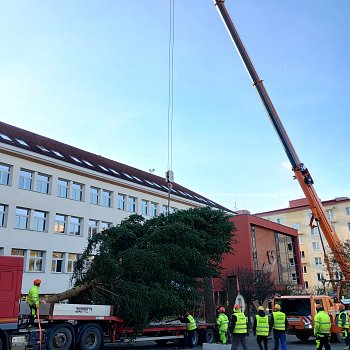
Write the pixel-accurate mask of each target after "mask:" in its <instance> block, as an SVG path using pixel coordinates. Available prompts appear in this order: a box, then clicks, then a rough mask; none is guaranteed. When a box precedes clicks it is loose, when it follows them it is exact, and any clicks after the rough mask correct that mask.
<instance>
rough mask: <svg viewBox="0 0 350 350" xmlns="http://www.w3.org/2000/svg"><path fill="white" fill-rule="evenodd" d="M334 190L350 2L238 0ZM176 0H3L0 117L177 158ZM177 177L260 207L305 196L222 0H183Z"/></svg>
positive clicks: (342, 155) (264, 69)
mask: <svg viewBox="0 0 350 350" xmlns="http://www.w3.org/2000/svg"><path fill="white" fill-rule="evenodd" d="M226 6H227V9H228V11H229V13H230V15H231V17H232V20H233V22H234V24H235V26H236V28H237V30H238V32H239V33H240V36H241V38H242V40H243V43H244V44H245V46H246V49H247V51H248V53H249V55H250V57H251V59H252V61H253V63H254V65H255V68H256V70H257V72H258V74H259V76H260V77H261V79H263V80H264V84H265V88H266V89H267V91H268V93H269V95H270V98H271V99H272V101H273V103H274V105H275V108H276V109H277V111H278V113H279V116H280V118H281V120H282V122H283V124H284V126H285V128H286V131H287V133H288V135H289V137H290V139H291V141H292V143H293V145H294V147H295V149H296V152H297V154H298V156H299V158H300V160H301V161H302V162H304V163H305V165H306V166H307V167H308V168H309V170H310V172H311V175H312V176H313V178H314V181H315V189H316V191H317V193H318V194H319V196H320V198H321V199H322V200H326V199H332V198H335V197H340V196H349V186H348V181H349V180H348V179H349V173H350V171H349V167H350V165H349V161H348V159H349V157H348V151H349V149H350V147H349V146H350V137H349V135H350V123H349V111H350V87H349V85H350V84H349V81H350V65H349V62H350V45H349V44H350V36H349V28H348V17H349V13H350V2H349V1H348V0H338V1H337V2H336V3H334V2H330V1H316V0H308V1H303V2H301V1H300V2H295V1H280V0H279V1H278V0H266V1H261V0H227V1H226ZM168 40H169V0H153V1H145V0H134V1H122V0H114V1H112V0H108V1H106V0H99V1H92V0H84V1H81V0H75V1H67V0H60V1H43V0H42V1H34V0H33V1H23V0H20V1H17V0H12V1H7V0H0V120H2V121H4V122H7V123H10V124H12V125H16V126H19V127H22V128H24V129H27V130H30V131H34V132H37V133H39V134H42V135H45V136H48V137H51V138H54V139H57V140H60V141H62V142H65V143H68V144H71V145H73V146H76V147H79V148H82V149H85V150H88V151H91V152H94V153H97V154H101V155H103V156H106V157H108V158H111V159H114V160H117V161H119V162H122V163H125V164H128V165H131V166H134V167H137V168H140V169H143V170H146V171H148V169H155V173H156V174H157V175H160V176H163V175H164V173H165V171H166V170H167V153H168V151H167V103H168ZM173 170H174V173H175V180H176V182H178V183H180V184H182V185H183V186H186V187H188V188H190V189H192V190H194V191H196V192H198V193H200V194H202V195H204V196H207V197H208V198H210V199H212V200H214V201H216V202H218V203H220V204H222V205H224V206H226V207H228V208H230V209H235V208H236V209H237V208H238V209H248V210H250V211H251V212H252V213H254V212H260V211H267V210H273V209H278V208H283V207H287V206H288V201H289V200H291V199H296V198H300V197H302V191H301V189H300V187H299V185H298V183H297V182H296V181H295V180H293V179H292V177H293V173H292V171H291V170H290V167H289V165H288V159H287V157H286V155H285V153H284V151H283V148H282V146H281V144H280V142H279V140H278V138H277V135H276V134H275V132H274V129H273V127H272V125H271V124H270V122H269V119H268V117H267V115H266V113H265V110H264V108H263V106H262V104H261V102H260V100H259V98H258V95H257V93H256V92H255V90H254V88H253V87H252V86H251V82H250V79H249V77H248V75H247V73H246V70H245V68H244V66H243V64H242V62H241V60H240V58H239V56H238V54H237V52H236V50H235V48H234V46H233V44H232V42H231V40H230V38H229V36H228V34H227V32H226V29H225V27H224V25H223V23H222V21H221V18H220V17H219V15H218V13H217V11H216V9H215V7H214V5H213V1H212V0H191V1H188V0H175V46H174V122H173Z"/></svg>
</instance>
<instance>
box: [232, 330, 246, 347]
mask: <svg viewBox="0 0 350 350" xmlns="http://www.w3.org/2000/svg"><path fill="white" fill-rule="evenodd" d="M240 343H241V344H242V347H243V350H248V347H247V333H243V334H242V333H232V345H231V350H237V349H238V345H239V344H240Z"/></svg>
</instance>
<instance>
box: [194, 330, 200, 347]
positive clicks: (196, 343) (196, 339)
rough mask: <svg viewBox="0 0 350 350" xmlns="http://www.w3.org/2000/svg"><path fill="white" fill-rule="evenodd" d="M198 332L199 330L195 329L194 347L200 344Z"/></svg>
mask: <svg viewBox="0 0 350 350" xmlns="http://www.w3.org/2000/svg"><path fill="white" fill-rule="evenodd" d="M198 341H199V339H198V332H197V331H194V332H193V337H192V345H193V347H196V346H197V345H198Z"/></svg>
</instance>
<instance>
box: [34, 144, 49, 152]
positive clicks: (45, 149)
mask: <svg viewBox="0 0 350 350" xmlns="http://www.w3.org/2000/svg"><path fill="white" fill-rule="evenodd" d="M36 147H38V148H39V149H40V150H42V151H44V152H50V151H49V150H48V149H47V148H45V147H44V146H39V145H36Z"/></svg>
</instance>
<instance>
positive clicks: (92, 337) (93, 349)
mask: <svg viewBox="0 0 350 350" xmlns="http://www.w3.org/2000/svg"><path fill="white" fill-rule="evenodd" d="M79 338H80V340H79V347H80V350H98V349H100V348H101V347H102V343H103V339H102V332H101V328H100V327H99V326H97V325H90V326H87V327H86V329H84V330H83V332H82V333H81V334H80V337H79Z"/></svg>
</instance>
